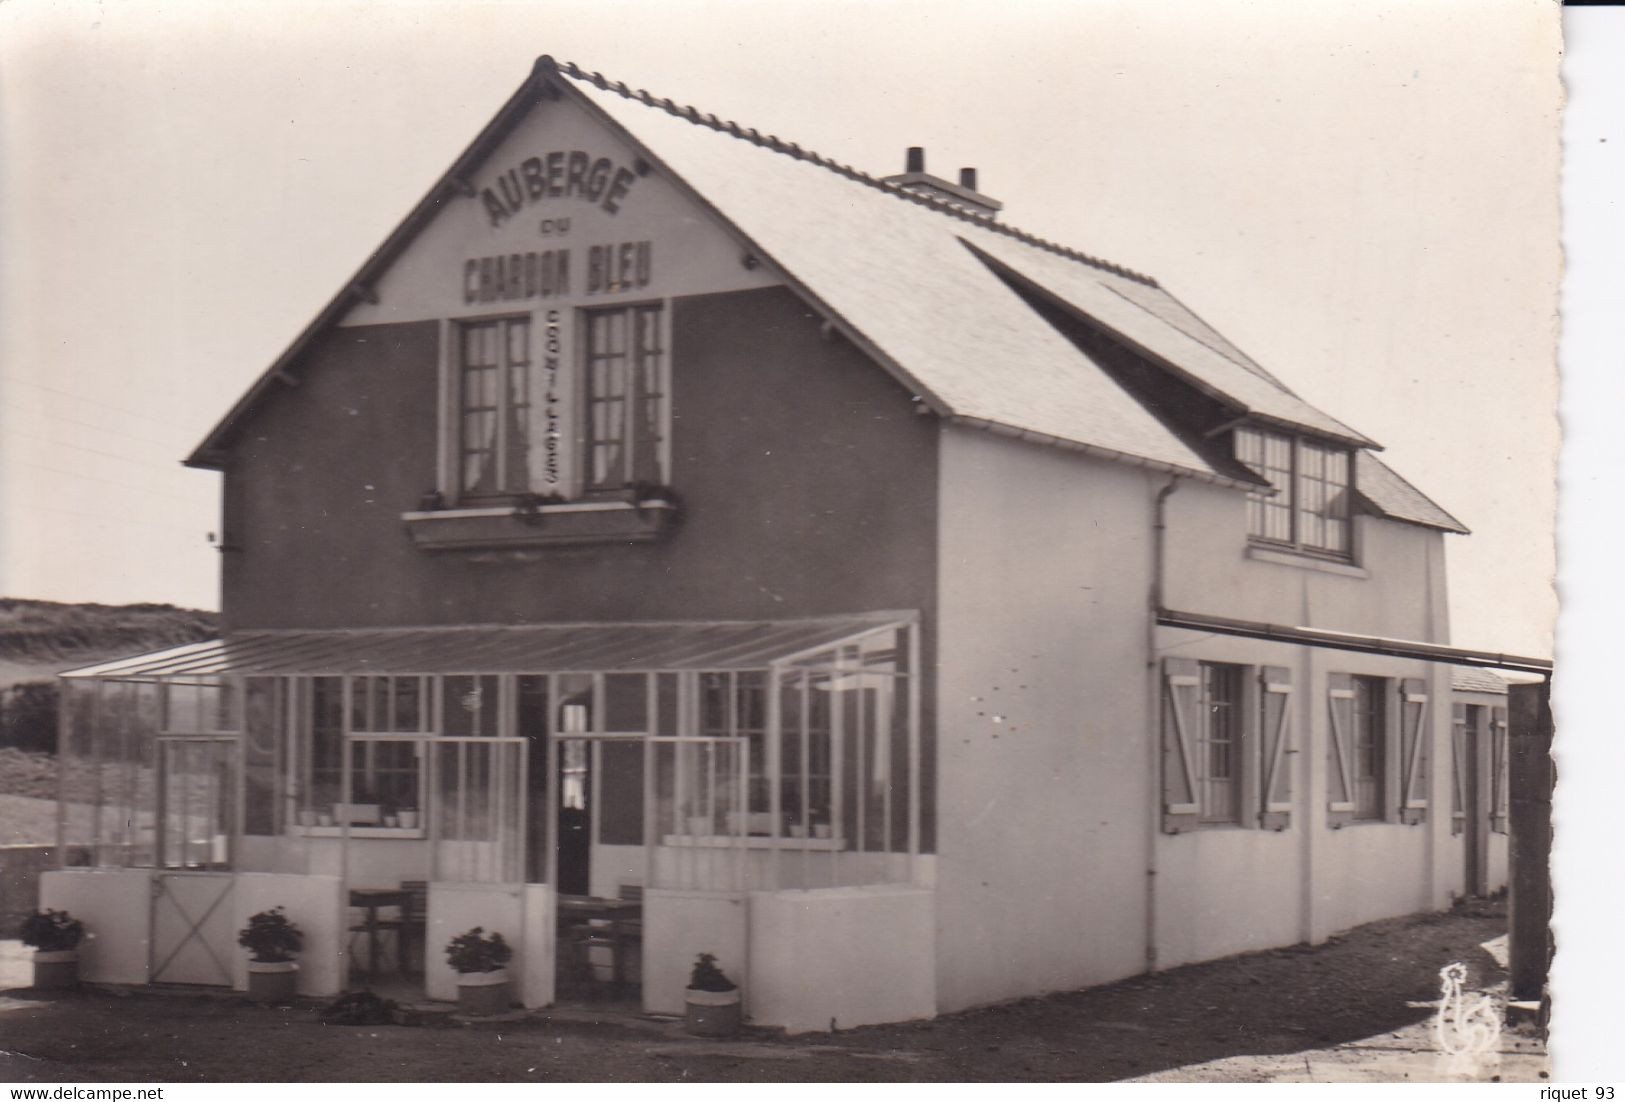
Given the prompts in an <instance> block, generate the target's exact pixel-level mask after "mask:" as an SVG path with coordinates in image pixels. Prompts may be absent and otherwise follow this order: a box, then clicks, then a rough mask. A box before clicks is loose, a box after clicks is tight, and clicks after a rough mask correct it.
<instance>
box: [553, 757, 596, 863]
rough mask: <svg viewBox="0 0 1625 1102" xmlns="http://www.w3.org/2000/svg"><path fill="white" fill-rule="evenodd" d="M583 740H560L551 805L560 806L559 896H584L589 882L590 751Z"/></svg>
mask: <svg viewBox="0 0 1625 1102" xmlns="http://www.w3.org/2000/svg"><path fill="white" fill-rule="evenodd" d="M590 751H591V744H590V743H589V742H588V741H587V740H586V739H581V738H563V739H560V740H559V783H558V788H557V790H556V791H555V793H554V798H555V804H554V806H555V807H557V808H558V809H559V821H558V839H559V868H558V876H559V880H558V890H559V893H560V894H561V895H587V894H589V893H588V888H589V886H590V885H591V883H592V875H591V874H592V868H591V858H592V805H591V798H592V754H591V753H590Z"/></svg>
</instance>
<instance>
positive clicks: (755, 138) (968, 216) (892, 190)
mask: <svg viewBox="0 0 1625 1102" xmlns="http://www.w3.org/2000/svg"><path fill="white" fill-rule="evenodd" d="M560 71H561V72H563V73H564V74H566V75H567V76H571V77H574V78H575V79H577V80H581V81H584V82H586V83H589V84H593V85H596V86H597V87H599V88H602V89H603V90H604V91H606V92H614V93H616V94H618V95H620V96H622V97H624V98H626V99H628V100H632V101H634V102H637V103H642V104H644V105H646V106H649V107H660V108H664V109H665V111H666V113H667V114H668V115H675V116H677V117H678V118H683V119H687V120H688V121H689V122H691V123H693V124H694V125H695V126H707V127H710V128H711V129H713V130H716V131H717V132H718V133H722V134H728V135H730V136H732V137H735V138H738V139H740V140H741V141H747V142H750V143H751V144H752V145H758V146H761V147H762V148H764V149H770V150H772V151H773V152H775V153H784V154H787V155H789V156H791V157H794V158H795V159H796V160H802V161H811V162H812V163H813V164H815V165H818V166H820V167H822V168H827V169H829V170H830V171H832V172H835V173H836V174H837V175H841V176H845V177H847V178H848V179H851V180H856V181H858V182H859V183H862V184H867V185H868V186H870V187H872V188H875V189H876V190H878V191H883V192H886V193H888V194H891V195H895V196H897V197H898V198H900V199H906V200H908V201H909V202H912V203H918V204H919V205H920V206H923V207H927V208H929V209H931V210H935V211H937V212H939V213H941V214H946V215H949V216H950V217H953V218H958V219H960V220H961V221H965V222H970V223H971V224H973V225H977V226H981V227H982V228H983V229H987V230H991V231H993V232H994V233H997V234H1001V235H1002V236H1005V237H1010V238H1013V239H1015V240H1017V241H1020V242H1022V243H1023V244H1026V245H1031V246H1033V247H1034V248H1036V249H1042V250H1043V251H1045V252H1049V253H1054V254H1055V255H1057V256H1064V257H1066V258H1067V259H1068V260H1075V261H1077V262H1078V263H1080V264H1085V265H1087V266H1089V267H1091V268H1098V269H1100V270H1101V271H1105V272H1110V273H1112V274H1113V275H1117V276H1122V277H1123V278H1124V279H1131V280H1133V281H1134V282H1136V283H1142V284H1144V285H1146V286H1147V287H1159V286H1161V285H1160V284H1159V283H1158V282H1157V281H1156V280H1155V279H1153V278H1152V277H1151V276H1148V275H1146V274H1145V273H1143V272H1137V271H1135V270H1134V269H1132V268H1126V267H1124V266H1123V265H1121V264H1115V263H1113V262H1112V261H1110V260H1103V259H1101V258H1100V257H1098V256H1091V255H1089V254H1088V253H1085V252H1081V251H1079V250H1078V249H1075V248H1072V247H1071V246H1069V245H1061V244H1057V243H1056V242H1054V241H1050V240H1048V239H1046V238H1043V237H1039V236H1038V235H1037V234H1035V233H1029V232H1028V231H1027V230H1023V229H1020V228H1019V227H1016V226H1012V225H1010V224H1009V223H1007V222H1000V221H998V220H997V219H995V218H989V217H988V216H987V215H984V214H977V213H976V212H974V211H969V210H966V209H965V208H963V207H961V206H958V205H956V204H954V203H949V202H946V201H944V200H942V199H937V198H934V197H932V196H929V195H924V194H922V193H920V192H918V191H914V190H912V189H909V188H903V187H899V186H897V185H896V184H893V183H889V182H888V181H886V180H881V179H876V178H875V177H874V176H871V175H870V174H869V173H867V172H863V171H861V170H859V169H855V168H853V167H852V166H851V165H843V164H839V163H838V162H836V161H834V160H831V159H829V158H827V157H823V156H820V155H819V154H817V153H815V152H813V151H812V150H810V149H802V148H801V146H799V145H797V144H796V143H795V142H785V141H782V140H781V139H780V138H779V137H778V136H777V135H774V134H769V135H767V136H765V137H764V136H763V135H762V134H761V132H759V131H758V130H757V129H756V128H755V127H748V128H746V127H741V126H740V125H739V124H738V123H737V122H734V121H733V120H731V119H730V120H727V121H724V120H722V119H720V118H718V117H717V116H716V115H714V114H706V115H702V114H700V112H699V109H698V108H696V107H694V106H693V105H692V104H689V105H685V106H681V107H679V106H678V105H677V104H676V103H674V102H673V101H672V100H671V99H670V98H662V99H656V98H655V97H654V96H652V95H650V94H649V92H648V91H647V90H645V89H642V88H640V89H638V91H637V92H636V93H634V92H632V91H631V90H630V89H629V88H628V87H627V86H626V82H625V81H616V82H615V83H613V84H611V83H610V82H609V81H608V80H606V79H604V74H603V73H599V72H594V73H592V74H591V75H590V76H589V75H588V74H587V73H586V71H585V70H583V69H582V68H581V67H580V66H579V65H577V64H576V63H575V62H573V61H567V62H565V63H564V64H563V66H562V67H561V69H560Z"/></svg>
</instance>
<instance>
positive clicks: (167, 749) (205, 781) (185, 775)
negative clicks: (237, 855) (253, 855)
mask: <svg viewBox="0 0 1625 1102" xmlns="http://www.w3.org/2000/svg"><path fill="white" fill-rule="evenodd" d="M236 781H237V742H236V740H235V739H226V738H205V737H194V738H170V737H164V738H160V739H159V740H158V863H159V864H160V865H161V866H163V867H164V868H171V869H224V868H230V867H231V839H232V834H233V832H234V830H235V825H236V796H237V789H236Z"/></svg>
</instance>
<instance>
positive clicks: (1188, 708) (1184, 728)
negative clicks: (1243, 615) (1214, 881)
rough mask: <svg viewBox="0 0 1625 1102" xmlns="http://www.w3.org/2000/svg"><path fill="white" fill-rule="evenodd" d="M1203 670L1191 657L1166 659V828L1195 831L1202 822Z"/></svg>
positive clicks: (1164, 820)
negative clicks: (1200, 743) (1198, 750)
mask: <svg viewBox="0 0 1625 1102" xmlns="http://www.w3.org/2000/svg"><path fill="white" fill-rule="evenodd" d="M1201 683H1202V681H1201V669H1200V667H1199V666H1198V665H1197V663H1195V662H1193V661H1191V660H1190V659H1188V658H1165V659H1163V662H1162V829H1163V830H1164V831H1166V832H1167V833H1169V834H1178V833H1180V832H1181V831H1186V830H1194V829H1195V828H1196V827H1197V825H1199V824H1200V822H1201V818H1202V816H1201V804H1200V802H1199V800H1198V798H1197V792H1196V757H1195V755H1196V739H1197V733H1198V731H1199V730H1200V729H1201V728H1200V726H1199V724H1200V723H1201V721H1202V717H1201V716H1200V715H1199V714H1198V712H1197V710H1198V707H1199V705H1198V701H1199V700H1200V690H1201Z"/></svg>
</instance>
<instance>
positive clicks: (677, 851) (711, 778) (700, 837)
mask: <svg viewBox="0 0 1625 1102" xmlns="http://www.w3.org/2000/svg"><path fill="white" fill-rule="evenodd" d="M649 753H650V755H651V756H652V758H653V770H654V785H653V792H654V807H653V813H652V814H651V815H650V816H649V818H650V822H649V824H648V828H647V829H648V832H649V837H650V841H651V845H652V846H653V847H654V883H655V886H657V887H662V888H686V889H693V890H700V891H743V890H745V888H747V887H749V886H751V885H750V883H749V866H748V865H747V862H746V852H747V851H746V848H745V844H744V843H745V840H746V839H745V826H746V822H747V820H746V814H745V812H746V799H745V779H746V777H747V776H748V775H749V769H750V766H749V762H748V760H747V759H748V756H749V750H748V747H747V744H746V742H745V740H744V739H733V738H678V739H672V738H655V739H651V740H650V741H649Z"/></svg>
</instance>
